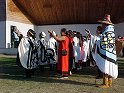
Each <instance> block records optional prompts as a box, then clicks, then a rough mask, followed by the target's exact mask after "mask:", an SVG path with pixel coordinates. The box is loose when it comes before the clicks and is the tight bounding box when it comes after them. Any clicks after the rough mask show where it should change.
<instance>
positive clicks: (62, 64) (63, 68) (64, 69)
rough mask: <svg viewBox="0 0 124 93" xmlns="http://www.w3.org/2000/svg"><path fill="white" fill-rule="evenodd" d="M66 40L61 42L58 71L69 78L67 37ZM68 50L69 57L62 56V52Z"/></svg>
mask: <svg viewBox="0 0 124 93" xmlns="http://www.w3.org/2000/svg"><path fill="white" fill-rule="evenodd" d="M65 38H66V39H65V40H64V41H61V42H59V48H58V65H57V71H58V72H59V73H60V74H62V75H63V76H68V69H69V68H68V66H69V59H68V58H69V46H68V45H69V39H68V37H66V36H65ZM64 49H66V51H67V55H66V56H62V55H61V52H62V50H64Z"/></svg>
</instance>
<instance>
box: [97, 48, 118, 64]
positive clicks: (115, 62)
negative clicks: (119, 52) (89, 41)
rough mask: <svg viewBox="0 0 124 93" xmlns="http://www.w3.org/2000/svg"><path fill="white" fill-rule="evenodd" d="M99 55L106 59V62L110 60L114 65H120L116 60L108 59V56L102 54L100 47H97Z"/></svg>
mask: <svg viewBox="0 0 124 93" xmlns="http://www.w3.org/2000/svg"><path fill="white" fill-rule="evenodd" d="M97 53H98V54H99V55H100V56H101V57H102V58H104V59H106V60H108V61H110V62H112V63H114V64H118V63H117V61H115V60H114V59H111V58H109V57H107V56H105V55H103V54H101V53H100V50H99V47H98V46H97Z"/></svg>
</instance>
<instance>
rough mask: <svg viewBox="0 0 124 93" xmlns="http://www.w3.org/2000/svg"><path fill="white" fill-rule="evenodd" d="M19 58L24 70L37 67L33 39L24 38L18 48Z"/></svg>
mask: <svg viewBox="0 0 124 93" xmlns="http://www.w3.org/2000/svg"><path fill="white" fill-rule="evenodd" d="M18 51H19V58H20V62H21V64H22V66H23V67H24V68H25V69H33V68H36V67H37V57H36V50H35V45H34V39H32V38H31V37H24V38H22V39H21V41H20V44H19V46H18Z"/></svg>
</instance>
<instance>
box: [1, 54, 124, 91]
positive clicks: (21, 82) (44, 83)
mask: <svg viewBox="0 0 124 93" xmlns="http://www.w3.org/2000/svg"><path fill="white" fill-rule="evenodd" d="M118 62H119V78H118V79H116V80H114V84H113V86H112V87H111V88H109V89H101V88H98V87H96V84H101V83H102V79H99V80H96V84H95V74H96V71H95V68H91V67H85V68H83V69H82V70H81V71H79V72H77V73H75V74H73V75H72V76H69V79H66V80H60V79H58V77H57V74H56V73H55V72H54V73H52V74H54V75H52V76H51V73H50V72H49V68H46V71H45V72H44V73H41V72H40V71H39V70H37V71H36V73H35V75H34V76H33V77H32V78H31V79H26V78H25V77H24V74H25V73H24V69H23V68H21V67H18V66H17V65H16V62H15V56H8V55H0V93H124V90H123V89H124V59H123V58H118Z"/></svg>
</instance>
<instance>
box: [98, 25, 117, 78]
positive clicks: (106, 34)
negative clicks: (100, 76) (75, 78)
mask: <svg viewBox="0 0 124 93" xmlns="http://www.w3.org/2000/svg"><path fill="white" fill-rule="evenodd" d="M96 49H97V54H96V63H97V66H98V67H99V69H100V70H101V71H102V72H103V73H105V74H108V75H109V76H111V77H113V78H114V79H116V78H117V76H118V63H117V56H116V50H115V34H114V26H113V25H108V26H107V27H106V28H105V29H104V31H103V33H102V35H101V36H100V40H98V41H97V42H96Z"/></svg>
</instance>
